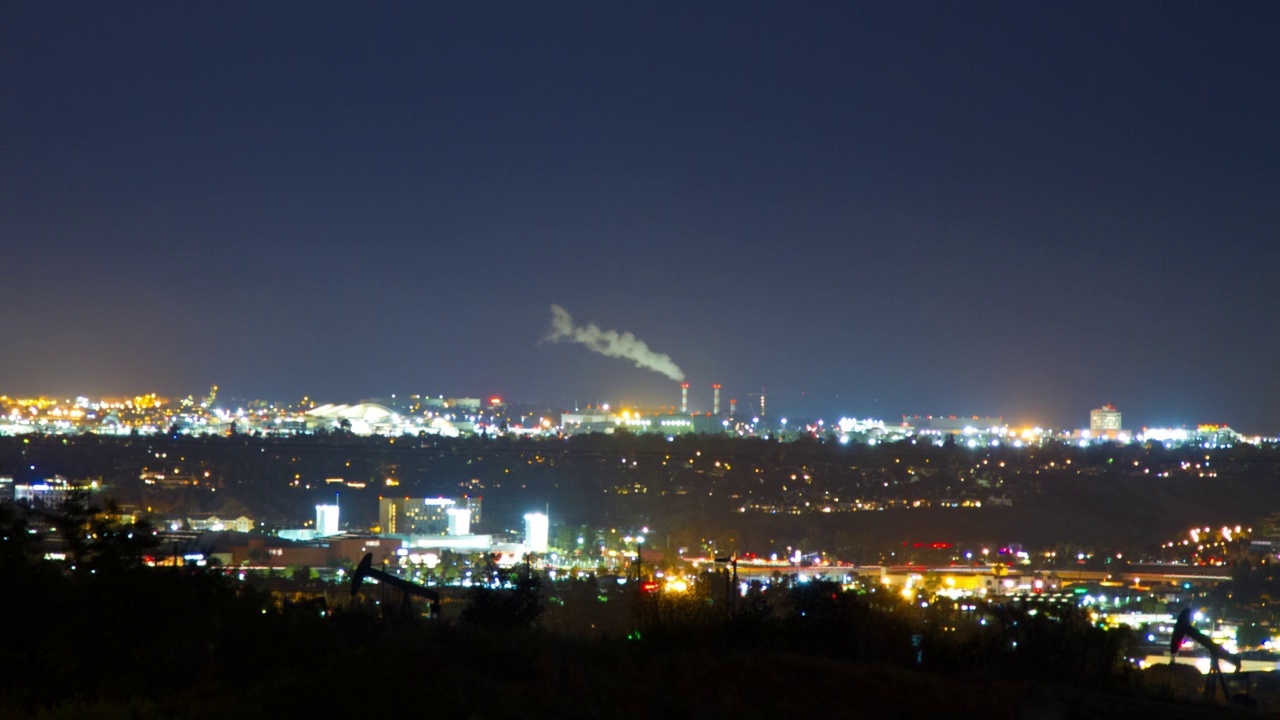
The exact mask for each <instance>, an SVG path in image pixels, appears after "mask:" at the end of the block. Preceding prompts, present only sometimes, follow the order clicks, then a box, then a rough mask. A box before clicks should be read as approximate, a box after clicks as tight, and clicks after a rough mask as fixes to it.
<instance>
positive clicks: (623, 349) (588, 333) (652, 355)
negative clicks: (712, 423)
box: [543, 305, 684, 382]
mask: <svg viewBox="0 0 1280 720" xmlns="http://www.w3.org/2000/svg"><path fill="white" fill-rule="evenodd" d="M543 342H553V343H558V342H572V343H578V344H579V345H586V346H587V348H588V349H590V350H591V351H592V352H598V353H600V354H601V355H604V356H605V357H616V358H625V359H627V360H630V361H631V362H633V363H635V364H636V367H638V368H644V369H646V370H652V371H654V372H656V373H662V374H663V375H666V376H667V377H669V378H671V379H672V380H675V381H676V382H681V381H683V380H684V371H683V370H681V369H680V366H679V365H676V364H675V362H674V361H672V359H671V358H670V357H668V356H666V355H663V354H662V353H659V352H654V351H652V350H650V349H649V346H648V345H645V344H644V341H643V340H639V339H637V338H636V336H635V335H632V334H631V333H629V332H624V333H619V332H617V331H616V330H601V329H600V327H599V326H598V325H596V324H595V323H587V324H586V325H584V326H582V327H577V326H575V325H574V324H573V316H572V315H570V314H569V311H567V310H565V309H564V308H562V307H560V306H559V305H552V306H551V332H550V333H549V334H548V335H547V336H546V337H545V338H543Z"/></svg>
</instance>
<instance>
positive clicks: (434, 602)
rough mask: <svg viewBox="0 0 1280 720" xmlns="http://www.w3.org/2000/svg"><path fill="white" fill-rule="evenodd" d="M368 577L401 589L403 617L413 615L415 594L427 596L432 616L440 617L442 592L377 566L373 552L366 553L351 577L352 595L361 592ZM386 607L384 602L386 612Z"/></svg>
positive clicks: (401, 611) (421, 596) (422, 596)
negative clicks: (374, 563) (411, 598)
mask: <svg viewBox="0 0 1280 720" xmlns="http://www.w3.org/2000/svg"><path fill="white" fill-rule="evenodd" d="M367 577H371V578H373V579H375V580H377V581H378V582H381V583H384V584H386V585H390V586H391V587H393V588H395V589H397V590H399V591H400V613H401V615H402V616H403V617H409V616H410V615H412V613H413V604H412V601H411V600H410V597H412V596H415V595H416V596H418V597H420V598H425V599H426V600H427V601H429V602H430V603H431V617H432V618H438V617H440V593H438V592H436V591H435V590H432V589H430V588H425V587H423V586H421V585H418V584H416V583H411V582H409V581H408V580H405V579H403V578H398V577H396V576H395V575H392V574H391V573H388V572H385V571H383V570H379V569H377V568H375V567H374V566H373V553H368V554H366V555H365V556H364V559H363V560H361V561H360V565H358V566H357V567H356V572H355V574H354V575H353V576H352V577H351V597H353V598H354V597H355V596H356V594H357V593H359V592H360V585H361V584H362V583H364V579H365V578H367ZM385 608H386V606H385V604H384V605H383V612H384V614H385V612H386V609H385Z"/></svg>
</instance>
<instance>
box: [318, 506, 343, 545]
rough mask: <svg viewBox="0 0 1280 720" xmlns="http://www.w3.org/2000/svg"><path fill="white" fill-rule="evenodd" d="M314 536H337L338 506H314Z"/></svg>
mask: <svg viewBox="0 0 1280 720" xmlns="http://www.w3.org/2000/svg"><path fill="white" fill-rule="evenodd" d="M316 534H317V535H319V536H320V537H326V536H329V535H337V534H338V506H337V505H317V506H316Z"/></svg>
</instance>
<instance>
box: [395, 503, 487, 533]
mask: <svg viewBox="0 0 1280 720" xmlns="http://www.w3.org/2000/svg"><path fill="white" fill-rule="evenodd" d="M480 502H481V498H478V497H469V496H466V497H462V498H458V499H454V498H386V497H384V498H378V524H379V525H380V526H381V527H382V533H383V534H384V535H446V534H450V528H451V527H452V528H453V529H455V530H457V529H460V528H461V526H462V524H463V523H462V520H461V518H460V517H459V516H458V513H456V512H455V513H452V514H451V513H450V512H449V511H450V510H455V511H456V510H463V511H466V513H467V520H466V526H467V531H468V532H469V531H470V529H471V525H472V524H479V522H480ZM456 534H464V535H465V534H467V533H456Z"/></svg>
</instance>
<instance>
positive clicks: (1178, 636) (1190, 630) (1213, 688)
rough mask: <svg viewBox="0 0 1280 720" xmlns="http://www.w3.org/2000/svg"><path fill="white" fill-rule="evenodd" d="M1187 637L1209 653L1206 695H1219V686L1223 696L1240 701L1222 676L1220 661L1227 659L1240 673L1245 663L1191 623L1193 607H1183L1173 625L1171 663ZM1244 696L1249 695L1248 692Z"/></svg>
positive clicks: (1228, 699)
mask: <svg viewBox="0 0 1280 720" xmlns="http://www.w3.org/2000/svg"><path fill="white" fill-rule="evenodd" d="M1186 638H1191V639H1192V640H1195V641H1196V642H1197V643H1198V644H1199V645H1200V647H1203V648H1204V649H1205V650H1206V651H1208V653H1209V674H1208V675H1206V676H1205V681H1204V696H1205V697H1207V698H1215V697H1217V695H1218V687H1221V688H1222V698H1223V699H1224V700H1226V701H1228V702H1240V701H1241V699H1240V698H1233V697H1232V696H1231V692H1230V691H1228V690H1227V680H1226V678H1224V677H1223V676H1222V667H1221V666H1220V664H1219V662H1220V661H1222V660H1226V661H1227V662H1229V663H1231V664H1232V665H1235V667H1236V669H1235V673H1236V674H1240V667H1241V665H1243V663H1242V662H1241V661H1240V657H1239V656H1238V655H1236V654H1235V653H1232V652H1229V651H1227V650H1226V649H1224V648H1223V647H1222V646H1221V645H1219V644H1218V643H1216V642H1214V641H1213V639H1212V638H1210V637H1209V636H1208V635H1205V634H1204V633H1202V632H1200V631H1199V630H1197V629H1196V627H1195V625H1192V624H1191V608H1183V610H1182V612H1181V613H1179V614H1178V622H1176V623H1175V624H1174V626H1173V638H1172V639H1171V640H1170V641H1169V662H1170V664H1172V663H1174V662H1177V658H1178V650H1180V649H1181V648H1182V641H1183V640H1185V639H1186ZM1243 677H1244V678H1245V691H1246V693H1247V692H1248V675H1244V676H1243ZM1244 697H1246V698H1247V697H1248V695H1247V694H1246V695H1245V696H1244Z"/></svg>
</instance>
